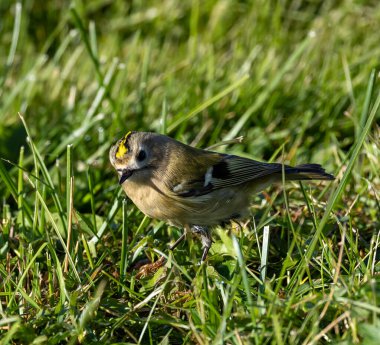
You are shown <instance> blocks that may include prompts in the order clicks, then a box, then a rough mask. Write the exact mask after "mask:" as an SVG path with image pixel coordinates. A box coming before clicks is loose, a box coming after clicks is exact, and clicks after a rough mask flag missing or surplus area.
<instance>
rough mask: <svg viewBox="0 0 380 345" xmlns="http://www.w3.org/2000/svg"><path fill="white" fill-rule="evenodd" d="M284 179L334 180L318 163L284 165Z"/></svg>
mask: <svg viewBox="0 0 380 345" xmlns="http://www.w3.org/2000/svg"><path fill="white" fill-rule="evenodd" d="M285 179H286V180H288V181H300V180H334V179H335V177H334V176H333V175H331V174H328V173H327V172H326V171H325V169H323V168H322V166H321V165H319V164H300V165H297V166H295V167H290V166H285Z"/></svg>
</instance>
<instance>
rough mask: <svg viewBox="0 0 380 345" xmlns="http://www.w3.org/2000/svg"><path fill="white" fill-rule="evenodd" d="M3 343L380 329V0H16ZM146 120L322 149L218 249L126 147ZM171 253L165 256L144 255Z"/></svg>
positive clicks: (271, 147)
mask: <svg viewBox="0 0 380 345" xmlns="http://www.w3.org/2000/svg"><path fill="white" fill-rule="evenodd" d="M0 13H1V14H2V16H1V17H2V22H1V26H0V48H1V49H0V66H2V67H1V68H0V195H1V196H2V199H1V205H0V214H1V220H2V221H1V224H0V300H1V303H0V314H1V319H0V339H1V340H0V341H1V344H29V343H33V344H67V343H68V344H76V343H82V344H92V343H94V344H95V343H96V344H116V343H119V344H137V343H140V344H193V343H196V344H222V343H225V344H269V343H273V344H319V343H328V342H331V343H342V344H351V343H358V344H359V343H360V344H376V343H377V341H378V338H379V329H380V319H379V314H380V306H379V304H378V303H379V299H380V290H379V286H380V281H379V270H380V265H379V246H380V235H379V220H378V219H379V214H380V199H379V190H380V175H379V166H380V130H379V127H378V123H379V110H378V108H379V103H380V87H379V80H378V79H379V74H378V67H379V63H378V62H379V58H380V48H379V45H378V35H377V34H376V33H377V32H379V30H380V24H379V23H380V21H379V17H380V6H379V5H377V3H376V2H370V1H368V2H366V1H353V0H342V1H339V2H334V1H309V2H306V1H304V2H302V1H287V2H272V1H264V0H256V1H223V0H219V1H216V0H214V1H211V0H207V1H203V2H201V1H197V0H193V1H182V2H180V1H170V0H163V1H160V2H156V1H134V2H132V1H131V2H125V1H121V0H115V1H108V0H98V1H91V2H90V1H89V2H85V1H83V2H82V1H72V2H69V1H64V0H63V1H60V2H46V3H43V2H39V1H23V2H13V1H3V2H1V4H0ZM128 130H150V131H155V132H161V133H166V134H168V135H170V136H172V137H175V138H177V139H179V140H181V141H183V142H186V143H188V144H191V145H194V146H198V147H208V146H211V145H214V144H217V143H218V142H221V141H223V140H231V139H234V138H235V137H237V136H244V140H243V141H242V142H240V141H235V142H232V143H231V144H229V145H224V146H219V147H217V150H219V151H221V152H223V151H228V152H231V153H235V154H240V155H244V156H247V157H251V158H254V159H259V160H267V161H279V162H282V161H284V162H286V163H290V164H301V163H307V162H314V163H320V164H322V165H323V166H324V167H325V168H326V170H327V171H328V172H331V173H333V174H335V175H336V176H337V179H336V181H334V182H332V183H325V182H324V183H302V184H286V185H285V186H283V185H281V186H273V187H271V188H270V189H268V190H267V191H266V194H264V197H263V195H262V194H261V195H256V196H254V198H253V203H252V217H251V219H249V222H247V223H246V225H245V226H242V227H235V226H232V227H226V228H217V229H215V231H214V240H215V243H214V244H213V247H212V249H211V251H210V254H209V257H208V260H207V262H206V264H203V265H199V264H198V263H199V259H200V256H201V247H200V243H199V241H198V240H197V239H195V238H194V239H193V238H190V239H188V240H187V241H186V243H185V244H182V245H181V246H179V248H178V249H176V250H175V251H174V253H169V252H168V250H167V247H168V243H173V242H174V240H175V239H177V238H178V237H179V236H180V234H181V231H182V230H181V229H176V228H173V227H170V226H168V225H167V224H164V223H162V222H159V221H157V220H152V219H149V218H147V217H144V215H143V214H141V213H140V212H139V210H138V209H137V208H136V207H134V205H133V204H132V203H131V202H130V201H128V200H126V199H125V197H124V195H123V193H122V192H121V191H120V188H119V186H118V184H117V177H116V175H115V173H114V171H113V170H112V168H111V166H110V164H109V162H108V150H109V148H110V146H111V145H112V143H113V142H114V141H115V140H116V139H118V138H119V137H121V136H122V135H123V134H125V133H126V132H127V131H128ZM162 253H163V254H164V255H167V256H168V261H167V263H166V265H165V266H164V267H161V268H159V269H158V270H157V271H156V272H147V273H149V274H147V275H146V276H142V275H140V274H138V273H139V267H140V266H141V265H142V264H144V263H146V262H148V261H149V260H152V261H156V260H157V259H158V258H159V257H160V255H161V254H162Z"/></svg>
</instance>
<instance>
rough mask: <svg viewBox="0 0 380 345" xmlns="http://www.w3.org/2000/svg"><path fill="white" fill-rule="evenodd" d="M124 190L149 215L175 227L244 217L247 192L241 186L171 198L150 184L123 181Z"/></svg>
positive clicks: (246, 207)
mask: <svg viewBox="0 0 380 345" xmlns="http://www.w3.org/2000/svg"><path fill="white" fill-rule="evenodd" d="M123 189H124V191H125V192H126V194H127V195H128V197H129V198H130V199H131V200H132V201H133V203H134V204H135V205H136V206H137V207H138V208H139V209H140V210H141V211H142V212H143V213H144V214H146V215H147V216H148V217H151V218H155V219H159V220H163V221H167V222H169V223H171V224H173V225H175V226H185V225H204V226H212V225H217V224H220V223H222V222H225V221H228V220H229V219H237V218H242V217H246V216H247V214H248V207H249V204H250V196H249V194H250V193H242V192H241V191H242V190H241V186H240V187H238V186H236V187H234V188H229V189H228V191H226V190H216V191H214V192H212V193H209V194H206V195H203V196H197V197H182V198H174V197H168V196H165V195H163V193H161V192H160V190H158V188H156V187H155V186H153V185H142V184H141V183H136V182H134V181H126V182H125V183H124V184H123Z"/></svg>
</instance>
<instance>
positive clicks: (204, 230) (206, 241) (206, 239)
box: [191, 225, 212, 262]
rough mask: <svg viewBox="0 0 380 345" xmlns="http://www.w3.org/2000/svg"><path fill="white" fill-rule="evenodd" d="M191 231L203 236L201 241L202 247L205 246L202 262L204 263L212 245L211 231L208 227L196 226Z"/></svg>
mask: <svg viewBox="0 0 380 345" xmlns="http://www.w3.org/2000/svg"><path fill="white" fill-rule="evenodd" d="M191 229H192V231H193V232H194V233H196V234H200V235H201V241H202V246H203V254H202V259H201V261H202V262H203V261H205V260H206V257H207V254H208V252H209V250H210V248H211V245H212V238H211V232H210V229H209V228H208V227H207V226H199V225H194V226H193V227H192V228H191Z"/></svg>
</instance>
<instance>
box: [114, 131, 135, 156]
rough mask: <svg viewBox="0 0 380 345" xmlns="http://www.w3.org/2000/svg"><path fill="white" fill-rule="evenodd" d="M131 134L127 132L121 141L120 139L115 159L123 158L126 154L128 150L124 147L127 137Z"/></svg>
mask: <svg viewBox="0 0 380 345" xmlns="http://www.w3.org/2000/svg"><path fill="white" fill-rule="evenodd" d="M131 134H132V131H129V132H128V133H127V134H126V135H124V137H123V139H121V141H120V144H119V147H118V148H117V152H116V158H119V159H121V158H123V156H124V155H125V154H126V153H127V152H128V148H127V146H126V145H125V142H126V141H127V139H128V137H129V136H130V135H131Z"/></svg>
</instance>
